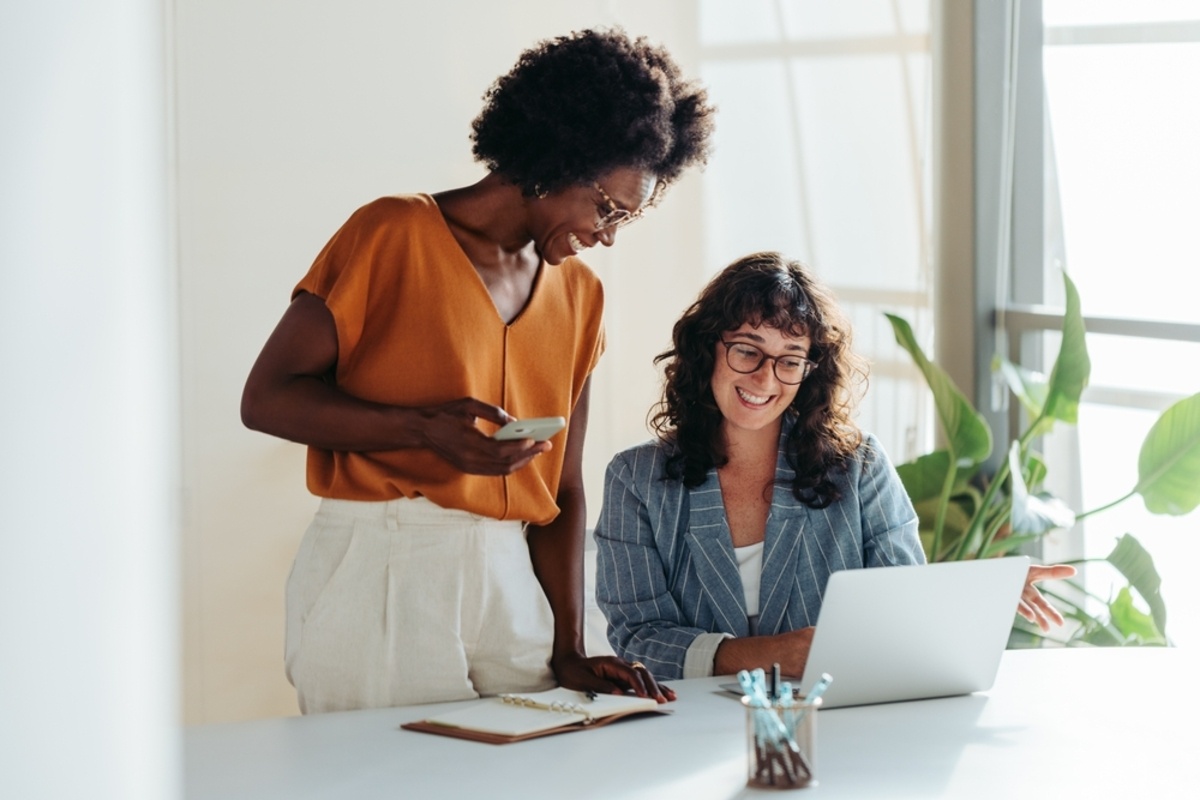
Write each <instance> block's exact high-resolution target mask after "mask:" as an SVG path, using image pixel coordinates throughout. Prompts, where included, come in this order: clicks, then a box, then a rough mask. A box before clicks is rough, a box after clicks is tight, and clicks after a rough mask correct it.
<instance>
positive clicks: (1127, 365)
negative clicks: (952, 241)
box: [1017, 0, 1200, 645]
mask: <svg viewBox="0 0 1200 800" xmlns="http://www.w3.org/2000/svg"><path fill="white" fill-rule="evenodd" d="M1034 6H1035V7H1036V4H1034ZM1041 6H1042V19H1043V24H1044V28H1043V42H1042V69H1043V76H1044V84H1045V114H1046V117H1045V127H1044V132H1045V133H1044V137H1045V138H1044V150H1043V152H1044V161H1043V163H1044V175H1045V183H1044V185H1045V188H1046V191H1045V195H1044V197H1043V200H1044V211H1045V249H1044V253H1045V258H1044V260H1043V264H1042V267H1043V275H1042V277H1043V280H1044V284H1043V285H1044V287H1045V290H1046V293H1047V295H1046V296H1047V297H1048V298H1049V300H1048V302H1050V303H1055V302H1058V301H1059V299H1060V298H1061V278H1060V277H1059V275H1058V267H1060V266H1061V267H1064V268H1065V269H1066V270H1067V271H1068V273H1069V274H1070V275H1071V277H1072V279H1073V280H1074V281H1075V283H1076V285H1077V286H1078V288H1079V293H1080V297H1081V300H1082V304H1083V313H1084V315H1085V317H1094V318H1097V319H1096V320H1095V321H1094V323H1093V324H1091V325H1089V335H1088V349H1089V354H1090V356H1091V359H1092V379H1091V384H1090V386H1089V388H1088V390H1087V391H1086V392H1085V394H1084V397H1083V401H1084V402H1083V404H1082V406H1081V408H1080V416H1079V425H1078V426H1077V428H1076V429H1075V430H1074V431H1072V432H1071V433H1070V434H1068V436H1070V437H1071V438H1072V439H1074V437H1076V436H1077V441H1073V440H1070V441H1069V440H1067V439H1066V437H1064V436H1062V435H1059V436H1056V437H1055V438H1054V440H1053V441H1051V442H1049V443H1048V450H1049V451H1050V452H1051V453H1052V454H1053V455H1052V457H1053V458H1054V460H1055V462H1057V463H1055V464H1052V465H1051V469H1050V474H1051V475H1054V473H1055V471H1056V470H1062V469H1063V468H1068V470H1069V471H1071V472H1075V474H1077V476H1078V486H1077V488H1076V489H1075V491H1076V492H1077V497H1076V498H1075V503H1076V504H1077V505H1076V507H1077V508H1080V509H1095V508H1098V507H1100V506H1103V505H1105V504H1107V503H1109V502H1111V501H1113V500H1116V499H1117V498H1119V497H1121V496H1123V495H1124V494H1126V493H1127V492H1128V491H1129V490H1130V489H1131V488H1132V487H1133V485H1134V484H1135V483H1136V481H1137V456H1138V451H1139V448H1140V446H1141V443H1142V440H1143V438H1144V437H1145V434H1146V432H1147V431H1148V430H1149V428H1150V426H1151V424H1152V423H1153V422H1154V420H1155V419H1156V418H1157V417H1158V415H1159V414H1160V413H1161V411H1162V410H1163V409H1165V408H1166V407H1167V406H1168V405H1170V404H1171V403H1172V402H1175V401H1176V400H1179V399H1182V398H1184V397H1186V396H1189V395H1191V394H1194V393H1196V392H1198V391H1200V368H1198V367H1200V312H1198V311H1197V306H1196V304H1195V296H1194V291H1193V290H1191V289H1190V287H1191V286H1192V285H1193V284H1194V280H1195V278H1194V276H1195V274H1196V272H1197V270H1200V234H1197V227H1196V221H1197V220H1200V148H1197V146H1196V143H1197V142H1200V93H1198V92H1197V91H1196V88H1195V80H1194V76H1196V75H1200V4H1198V3H1195V2H1187V1H1182V2H1181V1H1174V0H1158V1H1157V2H1139V3H1129V2H1098V1H1097V0H1086V1H1085V0H1043V2H1042V3H1041ZM1017 202H1018V203H1019V202H1020V199H1019V198H1018V200H1017ZM1026 267H1028V265H1026ZM1046 349H1047V352H1050V353H1053V352H1056V346H1055V345H1054V344H1053V343H1050V344H1048V345H1047V348H1046ZM1076 471H1077V472H1076ZM1081 525H1082V528H1083V530H1082V531H1077V532H1076V533H1075V534H1074V536H1073V537H1064V538H1063V539H1061V540H1060V541H1059V549H1058V551H1057V552H1054V553H1047V557H1052V558H1057V557H1062V556H1065V555H1071V554H1074V555H1085V556H1088V557H1101V558H1102V557H1103V556H1105V555H1107V554H1108V552H1109V551H1110V550H1111V549H1112V546H1113V543H1114V541H1115V538H1116V537H1117V536H1119V535H1121V534H1123V533H1126V532H1128V533H1132V534H1133V535H1134V536H1135V537H1136V538H1137V539H1138V540H1139V541H1140V542H1141V543H1142V544H1143V545H1145V547H1146V548H1147V549H1148V550H1149V551H1150V553H1151V554H1152V556H1153V557H1154V560H1155V565H1156V567H1157V568H1158V571H1159V573H1160V575H1161V576H1162V578H1163V589H1162V591H1163V597H1164V599H1165V601H1166V605H1167V610H1168V612H1169V617H1168V626H1167V633H1168V635H1169V636H1170V637H1171V639H1172V640H1173V641H1175V642H1176V643H1177V644H1193V645H1194V644H1197V643H1200V582H1197V581H1195V579H1194V577H1193V574H1192V573H1193V571H1194V570H1195V568H1196V564H1197V563H1198V559H1200V536H1198V535H1197V533H1198V532H1197V530H1196V528H1197V527H1198V525H1200V515H1197V514H1193V515H1192V516H1190V517H1182V518H1179V517H1166V516H1158V515H1152V514H1150V513H1149V512H1147V511H1146V510H1145V508H1144V506H1143V504H1142V502H1141V500H1140V498H1137V497H1134V498H1131V499H1130V500H1128V501H1126V502H1125V503H1123V504H1121V505H1120V506H1117V507H1116V508H1113V509H1110V510H1108V511H1105V512H1104V513H1103V514H1097V515H1096V516H1095V517H1092V518H1089V519H1088V520H1085V521H1084V522H1083V523H1082V524H1081ZM1072 551H1074V552H1073V553H1072ZM1098 573H1099V571H1095V572H1094V573H1089V574H1088V575H1087V576H1086V582H1087V585H1088V588H1089V589H1090V590H1091V591H1094V592H1095V593H1097V594H1099V595H1101V596H1107V595H1108V593H1109V591H1110V590H1109V588H1108V584H1107V582H1106V580H1105V578H1106V576H1105V575H1101V574H1098Z"/></svg>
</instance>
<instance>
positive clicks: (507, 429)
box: [492, 417, 567, 442]
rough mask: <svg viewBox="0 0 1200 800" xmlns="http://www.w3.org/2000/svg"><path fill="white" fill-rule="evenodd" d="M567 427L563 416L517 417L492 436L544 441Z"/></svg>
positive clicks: (505, 438) (502, 438)
mask: <svg viewBox="0 0 1200 800" xmlns="http://www.w3.org/2000/svg"><path fill="white" fill-rule="evenodd" d="M565 427H567V421H566V419H564V418H563V417H532V418H530V419H515V420H513V421H512V422H510V423H508V424H507V425H505V426H504V427H503V428H501V429H500V430H498V431H496V432H495V433H493V434H492V438H495V439H501V440H508V439H533V440H534V441H535V442H544V441H546V440H547V439H549V438H550V437H551V436H553V435H554V434H556V433H558V432H559V431H561V430H562V429H563V428H565Z"/></svg>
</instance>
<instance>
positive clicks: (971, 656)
mask: <svg viewBox="0 0 1200 800" xmlns="http://www.w3.org/2000/svg"><path fill="white" fill-rule="evenodd" d="M1028 572H1029V559H1028V558H1027V557H1025V556H1011V557H1008V558H988V559H983V560H979V561H953V562H944V563H938V564H927V565H920V566H904V567H875V568H871V569H853V570H842V571H839V572H835V573H833V574H832V575H831V576H830V577H829V583H828V584H827V585H826V587H825V598H824V600H823V601H822V603H821V613H820V615H819V616H818V618H817V630H816V633H815V634H814V635H813V642H812V648H811V649H810V650H809V654H808V663H807V665H806V666H805V670H804V676H803V678H802V679H801V681H800V687H801V689H802V690H803V691H808V689H809V687H811V686H812V685H813V684H814V683H815V682H816V681H817V679H819V678H820V677H821V673H824V672H827V673H829V675H830V676H831V677H832V678H833V683H831V684H830V686H829V689H828V690H827V691H826V692H825V694H824V695H823V700H822V704H821V707H822V708H836V707H838V706H854V705H864V704H866V703H887V702H891V701H894V700H916V699H918V698H925V697H945V696H949V695H957V694H967V693H969V692H979V691H984V690H986V689H990V688H991V687H992V683H993V682H994V681H995V680H996V671H997V670H998V669H999V667H1000V656H1001V655H1002V654H1003V653H1004V649H1005V647H1006V646H1007V644H1008V634H1009V631H1010V630H1011V629H1012V625H1013V616H1014V615H1015V614H1016V611H1017V602H1018V601H1019V600H1020V597H1021V591H1022V588H1023V587H1024V585H1025V576H1026V574H1027V573H1028Z"/></svg>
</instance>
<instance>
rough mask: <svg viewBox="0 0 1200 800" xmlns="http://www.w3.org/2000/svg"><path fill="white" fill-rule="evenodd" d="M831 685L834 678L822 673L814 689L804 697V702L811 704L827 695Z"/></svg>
mask: <svg viewBox="0 0 1200 800" xmlns="http://www.w3.org/2000/svg"><path fill="white" fill-rule="evenodd" d="M831 683H833V677H832V676H830V674H829V673H828V672H822V673H821V679H820V680H819V681H817V682H816V683H814V684H813V687H812V688H811V689H809V690H808V694H806V695H805V696H804V702H806V703H811V702H812V701H813V700H816V699H817V698H818V697H820V696H821V695H823V694H825V690H826V689H828V688H829V684H831Z"/></svg>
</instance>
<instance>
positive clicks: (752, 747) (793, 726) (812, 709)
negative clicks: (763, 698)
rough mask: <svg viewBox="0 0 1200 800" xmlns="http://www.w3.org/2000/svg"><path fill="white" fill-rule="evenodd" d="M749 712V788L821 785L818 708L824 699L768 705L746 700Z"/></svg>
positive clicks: (747, 713) (791, 787) (747, 779)
mask: <svg viewBox="0 0 1200 800" xmlns="http://www.w3.org/2000/svg"><path fill="white" fill-rule="evenodd" d="M742 706H743V707H744V708H745V710H746V763H747V770H746V785H747V786H754V787H758V788H764V789H802V788H804V787H806V786H816V785H817V709H819V708H820V707H821V698H819V697H818V698H817V699H816V700H814V701H813V702H811V703H808V702H805V701H804V700H802V699H795V700H792V699H791V698H783V699H777V700H772V701H770V702H769V704H768V705H766V706H760V705H755V703H754V701H753V700H752V699H751V698H749V697H743V698H742Z"/></svg>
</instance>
